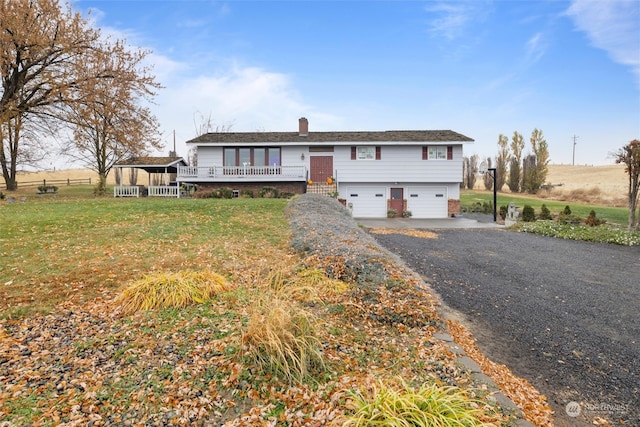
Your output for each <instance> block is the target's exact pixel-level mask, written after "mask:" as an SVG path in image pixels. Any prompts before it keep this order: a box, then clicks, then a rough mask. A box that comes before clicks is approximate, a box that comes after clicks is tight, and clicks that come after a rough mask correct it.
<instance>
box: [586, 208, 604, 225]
mask: <svg viewBox="0 0 640 427" xmlns="http://www.w3.org/2000/svg"><path fill="white" fill-rule="evenodd" d="M605 222H607V220H606V219H600V218H596V211H594V210H591V212H589V216H588V217H587V219H585V220H584V223H585V224H587V225H588V226H590V227H595V226H598V225H602V224H604V223H605Z"/></svg>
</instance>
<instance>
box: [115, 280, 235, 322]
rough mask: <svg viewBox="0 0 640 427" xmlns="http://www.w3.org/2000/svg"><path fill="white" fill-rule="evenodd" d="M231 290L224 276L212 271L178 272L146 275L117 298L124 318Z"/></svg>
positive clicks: (196, 301) (203, 300) (208, 297)
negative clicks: (143, 311)
mask: <svg viewBox="0 0 640 427" xmlns="http://www.w3.org/2000/svg"><path fill="white" fill-rule="evenodd" d="M229 289H230V286H229V283H228V282H227V280H226V279H225V278H224V277H222V276H221V275H219V274H217V273H214V272H212V271H179V272H177V273H171V272H163V273H157V274H153V275H146V276H144V277H143V278H141V279H139V280H137V281H135V282H133V283H132V284H131V285H130V286H129V287H127V288H126V289H125V290H124V291H123V292H122V293H121V294H120V295H119V296H118V298H117V299H116V302H117V303H118V304H119V305H120V307H121V308H122V313H123V314H125V315H128V314H132V313H135V312H138V311H142V310H153V309H162V308H169V307H186V306H189V305H192V304H201V303H204V302H206V301H207V300H209V299H210V298H211V297H213V296H214V295H216V294H220V293H222V292H226V291H228V290H229Z"/></svg>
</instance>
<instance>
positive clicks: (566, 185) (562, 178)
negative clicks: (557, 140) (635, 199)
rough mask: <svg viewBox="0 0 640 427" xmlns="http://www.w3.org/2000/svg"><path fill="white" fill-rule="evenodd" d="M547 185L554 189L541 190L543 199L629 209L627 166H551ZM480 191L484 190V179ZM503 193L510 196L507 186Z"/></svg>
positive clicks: (540, 193)
mask: <svg viewBox="0 0 640 427" xmlns="http://www.w3.org/2000/svg"><path fill="white" fill-rule="evenodd" d="M547 184H550V185H551V186H552V188H551V189H550V190H541V191H540V192H538V194H537V196H538V197H540V198H543V199H552V200H561V201H567V202H578V203H586V204H597V205H607V206H618V207H624V206H627V190H628V188H627V186H628V184H629V182H628V175H627V174H626V173H625V171H624V166H623V165H606V166H571V165H549V174H548V175H547ZM475 188H476V189H479V190H480V189H484V186H483V184H482V180H478V181H476V185H475ZM503 192H505V193H509V187H508V186H507V185H505V186H504V188H503Z"/></svg>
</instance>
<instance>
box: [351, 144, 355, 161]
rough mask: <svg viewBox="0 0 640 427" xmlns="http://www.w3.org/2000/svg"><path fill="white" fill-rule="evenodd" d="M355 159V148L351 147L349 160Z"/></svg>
mask: <svg viewBox="0 0 640 427" xmlns="http://www.w3.org/2000/svg"><path fill="white" fill-rule="evenodd" d="M355 159H356V147H351V160H355Z"/></svg>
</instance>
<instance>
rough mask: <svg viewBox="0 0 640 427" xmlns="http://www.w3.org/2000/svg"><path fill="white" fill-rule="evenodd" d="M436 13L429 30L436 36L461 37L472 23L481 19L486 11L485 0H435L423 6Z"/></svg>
mask: <svg viewBox="0 0 640 427" xmlns="http://www.w3.org/2000/svg"><path fill="white" fill-rule="evenodd" d="M425 10H426V11H427V12H429V13H432V14H434V15H436V16H437V17H436V18H434V19H433V20H432V21H431V22H430V25H429V30H430V32H431V33H432V34H434V35H436V36H441V37H444V38H446V39H448V40H454V39H457V38H459V37H461V36H462V35H463V34H465V32H466V31H467V27H469V26H470V25H471V24H472V23H477V22H478V21H481V20H482V19H483V18H482V17H483V16H484V15H485V13H486V11H487V2H480V1H457V2H451V1H435V2H433V3H429V6H427V7H426V8H425Z"/></svg>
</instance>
